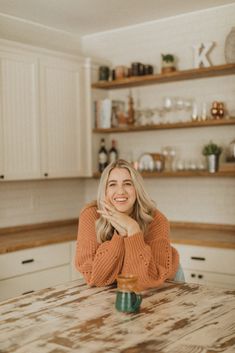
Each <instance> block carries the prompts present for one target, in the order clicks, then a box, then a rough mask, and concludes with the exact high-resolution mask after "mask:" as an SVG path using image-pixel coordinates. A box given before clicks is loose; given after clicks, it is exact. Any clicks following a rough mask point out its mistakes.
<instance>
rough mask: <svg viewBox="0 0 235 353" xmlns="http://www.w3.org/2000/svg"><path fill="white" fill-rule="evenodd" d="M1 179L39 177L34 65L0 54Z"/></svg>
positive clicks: (28, 58) (23, 58)
mask: <svg viewBox="0 0 235 353" xmlns="http://www.w3.org/2000/svg"><path fill="white" fill-rule="evenodd" d="M0 67H1V81H0V82H1V83H0V85H1V87H0V90H1V92H0V105H1V117H0V124H1V138H2V143H1V144H2V145H1V151H2V152H1V157H0V167H1V170H0V174H1V179H5V180H22V179H35V178H39V177H40V148H39V133H38V131H39V126H38V62H37V59H36V58H35V57H34V56H30V55H27V56H26V55H24V54H14V53H10V52H9V53H8V52H1V51H0Z"/></svg>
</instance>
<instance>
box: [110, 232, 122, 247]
mask: <svg viewBox="0 0 235 353" xmlns="http://www.w3.org/2000/svg"><path fill="white" fill-rule="evenodd" d="M110 242H111V243H112V245H113V246H114V248H118V247H120V246H121V245H122V243H123V237H121V236H120V235H118V234H117V233H114V234H113V237H112V239H111V240H110Z"/></svg>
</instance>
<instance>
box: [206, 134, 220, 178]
mask: <svg viewBox="0 0 235 353" xmlns="http://www.w3.org/2000/svg"><path fill="white" fill-rule="evenodd" d="M221 152H222V147H220V146H218V145H217V144H216V143H214V142H213V141H210V142H209V143H208V144H207V145H205V146H204V147H203V150H202V154H203V155H204V156H206V158H207V168H208V171H209V172H210V173H215V172H217V171H218V169H219V156H220V155H221Z"/></svg>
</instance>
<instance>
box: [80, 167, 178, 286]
mask: <svg viewBox="0 0 235 353" xmlns="http://www.w3.org/2000/svg"><path fill="white" fill-rule="evenodd" d="M75 265H76V268H77V269H78V270H79V271H80V272H81V273H82V274H83V276H84V278H85V280H86V282H87V283H88V284H90V285H95V286H105V285H109V284H112V283H114V282H115V281H116V278H117V276H118V274H132V275H137V276H138V280H139V283H138V285H139V288H140V289H146V288H151V287H157V286H159V285H161V284H162V283H163V282H164V281H165V280H166V279H172V278H174V276H175V273H176V271H177V269H178V266H179V256H178V253H177V251H176V250H175V249H174V248H173V247H172V246H171V245H170V241H169V222H168V220H167V219H166V217H165V216H164V215H163V214H162V213H161V212H160V211H159V210H157V209H156V207H155V205H154V203H153V201H152V200H151V199H150V197H149V195H148V194H147V193H146V191H145V189H144V186H143V180H142V177H141V175H140V174H139V173H138V172H137V171H136V170H135V169H134V168H133V167H132V166H131V165H130V164H129V163H128V162H126V161H124V160H118V161H117V162H114V163H111V164H110V165H108V167H106V169H105V170H104V172H103V173H102V176H101V179H100V184H99V188H98V194H97V201H95V202H93V203H92V204H90V205H87V206H86V207H85V208H84V209H83V210H82V212H81V215H80V219H79V229H78V237H77V249H76V259H75Z"/></svg>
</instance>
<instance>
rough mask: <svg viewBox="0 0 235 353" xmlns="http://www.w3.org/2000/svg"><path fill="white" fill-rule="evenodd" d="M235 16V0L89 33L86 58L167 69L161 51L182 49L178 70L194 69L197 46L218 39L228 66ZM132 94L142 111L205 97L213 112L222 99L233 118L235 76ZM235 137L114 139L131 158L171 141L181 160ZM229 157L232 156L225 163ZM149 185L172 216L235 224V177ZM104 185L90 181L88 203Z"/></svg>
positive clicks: (228, 133)
mask: <svg viewBox="0 0 235 353" xmlns="http://www.w3.org/2000/svg"><path fill="white" fill-rule="evenodd" d="M234 18H235V4H234V5H229V6H223V7H219V8H215V9H212V10H206V11H202V12H196V13H191V14H188V15H181V16H177V17H172V18H168V19H164V20H160V21H155V22H151V23H145V24H141V25H139V26H132V27H129V28H125V29H119V30H115V31H110V32H105V33H100V34H96V35H91V36H85V37H83V40H82V49H83V53H84V54H85V55H88V56H93V57H100V58H104V59H106V60H109V61H111V62H112V63H113V66H116V65H126V66H130V64H131V62H135V61H140V62H143V63H149V64H152V65H154V66H155V69H156V72H160V54H161V53H165V54H166V53H173V54H175V55H176V56H177V57H178V59H179V63H178V68H179V69H182V70H183V69H189V68H192V67H193V51H192V45H193V44H195V43H200V42H202V41H214V42H216V45H215V48H214V49H213V50H212V52H211V54H210V58H211V61H212V63H213V64H214V65H219V64H223V63H225V58H224V42H225V38H226V36H227V34H228V33H229V32H230V30H231V27H232V26H234ZM128 94H129V90H113V91H112V92H111V93H110V97H111V98H121V99H125V100H127V96H128ZM132 94H133V97H134V99H135V103H136V102H138V105H139V107H141V108H144V107H145V108H146V107H152V108H153V107H160V106H161V105H162V100H163V97H165V96H171V97H175V96H177V97H184V98H190V97H192V98H195V99H196V102H197V103H198V105H199V107H200V106H201V104H202V102H205V103H207V106H208V109H209V107H210V105H211V102H212V101H213V100H221V101H224V102H226V106H227V109H228V111H229V113H230V115H234V116H235V80H234V75H233V76H225V77H218V78H210V79H200V80H193V81H183V82H175V83H165V84H161V85H151V86H148V87H147V86H146V87H140V88H134V89H132ZM234 137H235V128H234V126H232V127H220V128H216V127H208V128H203V129H202V128H196V129H181V130H180V129H178V130H165V131H155V132H144V133H143V132H142V133H130V134H128V135H127V134H113V135H112V136H110V138H108V137H107V141H110V139H111V138H116V139H117V140H118V145H119V150H120V155H121V157H124V158H129V157H130V155H131V154H132V157H133V158H134V159H137V158H138V156H139V155H140V154H141V153H142V152H158V151H161V149H162V147H164V146H166V145H170V146H174V147H175V148H176V151H177V158H180V159H181V158H182V159H186V160H192V159H196V160H199V159H200V158H201V157H202V155H201V150H202V147H203V145H204V144H205V143H207V142H208V141H209V140H210V139H213V141H215V142H217V143H218V144H221V145H222V146H223V147H224V150H225V149H226V147H227V146H228V144H229V142H231V141H232V140H233V139H234ZM96 139H97V138H96ZM127 141H128V144H127ZM94 157H95V156H94ZM224 159H225V153H224V154H223V155H222V158H221V161H223V160H224ZM146 186H147V189H148V190H149V192H150V194H151V196H152V197H153V199H154V200H155V201H156V203H157V205H158V207H159V209H161V210H162V211H163V212H164V213H165V214H166V215H167V216H168V218H169V219H171V220H175V221H188V222H189V221H192V222H206V223H207V222H208V223H224V224H234V215H235V180H234V178H215V179H212V178H187V179H186V178H183V179H180V178H167V179H151V180H147V179H146ZM96 187H97V181H90V180H87V181H86V200H87V201H89V200H90V199H92V198H94V197H95V194H96Z"/></svg>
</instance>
